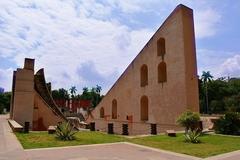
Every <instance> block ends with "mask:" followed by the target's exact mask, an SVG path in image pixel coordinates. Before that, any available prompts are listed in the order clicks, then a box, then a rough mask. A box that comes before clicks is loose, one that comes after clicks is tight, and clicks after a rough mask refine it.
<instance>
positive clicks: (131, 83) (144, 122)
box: [88, 5, 199, 134]
mask: <svg viewBox="0 0 240 160" xmlns="http://www.w3.org/2000/svg"><path fill="white" fill-rule="evenodd" d="M186 110H192V111H195V112H198V111H199V100H198V76H197V64H196V48H195V35H194V22H193V10H192V9H190V8H188V7H186V6H184V5H179V6H177V7H176V8H175V9H174V11H173V12H172V13H171V14H170V15H169V16H168V18H167V19H166V20H165V21H164V22H163V24H162V25H161V27H160V28H159V29H158V30H157V31H156V33H155V34H154V35H153V36H152V38H151V39H150V40H149V41H148V42H147V44H146V45H145V46H144V47H143V49H142V50H141V51H140V53H139V54H138V55H137V56H136V58H135V59H134V60H133V61H132V62H131V63H130V65H129V66H128V67H127V69H126V70H125V71H124V72H123V74H122V75H121V76H120V77H119V79H118V80H117V81H116V83H115V84H114V85H113V86H112V88H111V89H110V90H109V91H108V92H107V94H106V95H105V97H104V98H103V99H102V101H101V102H100V104H98V106H97V107H96V109H95V110H94V111H93V112H92V116H90V119H88V121H89V122H91V121H93V122H95V127H96V129H97V130H102V131H107V126H108V123H113V126H114V127H113V128H114V132H115V133H119V134H121V133H122V124H128V129H129V134H149V133H150V124H156V125H157V132H163V131H165V130H167V129H175V130H179V129H181V128H180V127H179V126H178V125H177V124H176V120H177V118H178V116H179V115H180V114H181V113H182V112H184V111H186Z"/></svg>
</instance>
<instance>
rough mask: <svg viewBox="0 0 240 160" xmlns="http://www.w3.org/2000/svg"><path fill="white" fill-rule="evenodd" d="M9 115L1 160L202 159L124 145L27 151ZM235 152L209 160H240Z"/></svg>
mask: <svg viewBox="0 0 240 160" xmlns="http://www.w3.org/2000/svg"><path fill="white" fill-rule="evenodd" d="M6 119H7V116H6V115H4V116H3V115H0V160H134V159H136V160H200V159H201V158H196V157H192V156H188V155H184V154H178V153H173V152H169V151H163V150H159V149H153V148H150V147H145V146H140V145H136V144H131V143H126V142H121V143H114V144H98V145H85V146H74V147H59V148H46V149H31V150H23V148H22V146H21V145H20V143H19V141H18V140H17V138H16V137H15V135H14V134H13V133H12V132H11V129H10V127H9V125H8V124H7V120H6ZM239 159H240V151H235V152H231V153H227V154H223V155H219V156H214V157H210V158H207V159H205V160H239Z"/></svg>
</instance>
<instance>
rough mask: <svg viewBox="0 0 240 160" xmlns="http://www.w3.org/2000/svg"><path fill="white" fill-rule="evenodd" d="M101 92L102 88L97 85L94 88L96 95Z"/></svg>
mask: <svg viewBox="0 0 240 160" xmlns="http://www.w3.org/2000/svg"><path fill="white" fill-rule="evenodd" d="M101 90H102V87H101V86H99V85H97V86H96V92H97V93H98V94H100V92H101Z"/></svg>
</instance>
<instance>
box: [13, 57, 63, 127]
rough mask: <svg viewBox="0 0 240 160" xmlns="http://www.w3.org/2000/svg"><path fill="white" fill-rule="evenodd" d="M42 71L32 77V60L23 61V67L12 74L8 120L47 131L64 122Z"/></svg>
mask: <svg viewBox="0 0 240 160" xmlns="http://www.w3.org/2000/svg"><path fill="white" fill-rule="evenodd" d="M49 88H51V87H50V85H49V84H47V83H46V81H45V76H44V70H43V69H40V70H39V71H38V72H37V73H36V74H35V75H34V59H28V58H26V59H25V63H24V67H23V68H18V69H17V71H14V72H13V85H12V101H11V102H12V103H11V111H10V118H11V119H13V120H15V121H17V122H18V123H19V124H21V125H24V123H25V122H29V123H30V129H32V130H47V129H48V127H49V126H52V125H57V124H58V123H59V122H62V121H66V120H67V119H66V117H65V116H64V115H63V114H62V112H61V111H60V110H59V108H58V106H57V105H56V103H55V102H54V100H53V98H52V96H51V91H50V90H49Z"/></svg>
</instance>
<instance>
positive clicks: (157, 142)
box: [15, 132, 240, 158]
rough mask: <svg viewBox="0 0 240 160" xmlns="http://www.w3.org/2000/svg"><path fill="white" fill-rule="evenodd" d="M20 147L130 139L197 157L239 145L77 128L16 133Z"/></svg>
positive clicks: (231, 140)
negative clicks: (62, 133)
mask: <svg viewBox="0 0 240 160" xmlns="http://www.w3.org/2000/svg"><path fill="white" fill-rule="evenodd" d="M15 134H16V136H17V138H18V139H19V141H20V142H21V144H22V146H23V148H25V149H32V148H47V147H62V146H75V145H84V144H100V143H113V142H123V141H125V142H131V143H135V144H140V145H145V146H149V147H154V148H158V149H163V150H168V151H173V152H178V153H183V154H187V155H192V156H196V157H201V158H205V157H209V156H214V155H218V154H222V153H227V152H231V151H235V150H239V149H240V137H230V136H221V135H203V136H201V137H200V141H201V143H199V144H192V143H186V142H185V141H184V136H183V134H177V137H168V136H166V135H157V136H148V137H140V138H131V139H129V138H124V137H122V136H117V135H109V134H105V133H101V132H78V133H76V134H75V137H76V139H75V140H72V141H61V140H59V139H57V138H56V135H54V134H48V133H47V132H30V133H29V134H24V133H15Z"/></svg>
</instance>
